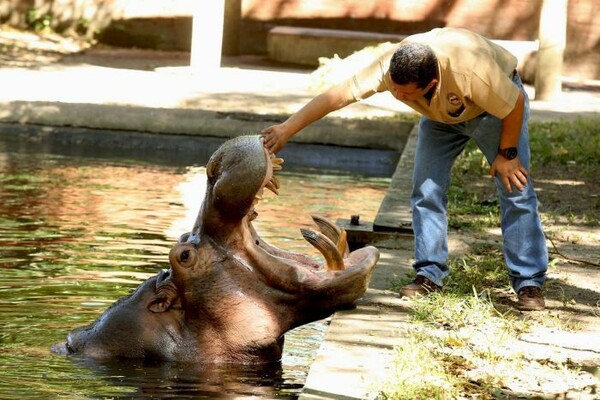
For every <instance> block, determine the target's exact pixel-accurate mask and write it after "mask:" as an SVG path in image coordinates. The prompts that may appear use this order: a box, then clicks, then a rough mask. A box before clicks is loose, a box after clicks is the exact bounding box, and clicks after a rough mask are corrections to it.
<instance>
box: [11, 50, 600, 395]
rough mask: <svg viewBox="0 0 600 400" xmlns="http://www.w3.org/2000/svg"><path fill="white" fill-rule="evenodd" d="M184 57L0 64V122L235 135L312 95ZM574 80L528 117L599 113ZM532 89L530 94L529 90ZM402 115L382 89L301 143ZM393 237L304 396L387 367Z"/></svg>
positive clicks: (393, 329) (348, 139)
mask: <svg viewBox="0 0 600 400" xmlns="http://www.w3.org/2000/svg"><path fill="white" fill-rule="evenodd" d="M186 62H187V61H186V58H185V57H184V56H181V55H177V54H164V53H148V52H142V51H131V50H129V51H114V50H111V52H110V53H107V52H106V51H104V53H103V50H98V51H96V52H94V51H88V52H87V53H86V54H83V55H77V56H71V57H68V58H66V59H65V60H63V61H62V62H60V63H55V64H51V65H48V66H38V67H35V68H28V69H23V68H0V82H2V89H1V90H0V122H4V123H27V124H37V125H44V126H76V127H84V128H96V129H111V130H130V131H139V132H156V133H171V134H188V135H206V136H217V137H231V136H236V135H239V134H242V133H244V134H247V133H254V132H258V131H259V130H260V129H261V128H263V127H265V126H267V125H268V124H270V123H272V122H273V121H276V120H278V118H279V119H281V116H280V114H289V113H292V112H294V111H295V110H297V109H298V108H300V107H301V105H303V104H304V103H305V102H306V101H308V100H309V99H310V98H311V97H312V96H313V95H314V93H311V92H310V91H309V90H308V89H307V87H309V84H310V74H309V72H308V71H305V70H295V69H290V68H287V69H283V68H281V67H276V66H273V65H271V64H269V63H266V62H264V60H261V59H258V58H252V57H245V58H231V59H225V60H224V64H225V67H224V68H222V69H221V70H220V71H219V72H218V73H217V74H215V75H214V76H210V77H202V76H200V75H199V74H196V73H194V72H193V71H191V70H190V69H189V68H187V67H186V66H185V64H186ZM569 87H571V88H572V89H570V90H568V91H565V93H563V95H562V96H561V98H559V99H558V100H557V101H553V102H545V103H541V102H533V103H532V118H533V119H540V118H576V117H577V116H579V115H591V114H598V112H599V111H600V85H598V84H596V83H595V82H591V83H589V82H588V83H586V84H582V83H575V82H572V83H571V84H570V85H569ZM527 90H528V91H529V92H530V94H531V92H532V89H531V88H530V87H527ZM398 112H400V113H407V114H412V112H411V111H410V110H409V109H408V108H406V107H405V106H403V105H402V104H400V103H398V102H396V101H393V99H392V98H391V97H390V96H389V95H386V94H382V95H376V96H374V97H373V98H371V99H369V101H367V102H364V103H361V104H356V105H352V106H350V107H348V108H346V109H345V110H343V111H339V112H336V113H335V114H334V115H333V116H332V117H336V118H340V119H341V120H342V121H345V122H342V123H339V122H337V123H336V122H335V119H336V118H328V119H326V120H325V121H323V122H319V123H317V124H315V125H314V126H312V127H310V128H307V129H306V131H305V132H303V133H302V134H301V135H298V136H297V141H299V142H319V143H328V144H336V145H349V146H368V145H369V143H373V137H370V138H368V139H365V137H366V136H367V137H368V135H365V134H364V132H362V131H360V130H358V132H357V130H356V129H353V125H354V124H355V122H353V121H350V120H345V119H350V118H364V117H377V116H390V115H395V114H397V113H398ZM387 133H388V135H389V134H390V132H389V131H388V132H387ZM409 133H410V129H408V130H407V131H406V132H404V133H402V135H404V139H406V137H408V134H409ZM384 139H385V138H384V137H383V136H381V137H378V138H376V140H375V141H377V140H380V141H381V142H384V143H383V144H382V146H384V147H388V148H394V146H396V147H397V146H398V143H394V140H396V139H397V138H396V139H393V136H392V139H393V140H389V139H388V140H387V142H386V140H384ZM409 143H410V140H409ZM409 151H410V149H408V151H406V152H407V153H408V152H409ZM404 172H405V173H409V172H410V169H406V170H405V171H404ZM396 178H397V179H399V182H403V179H404V178H403V177H401V176H396V177H394V180H393V181H396ZM391 189H392V190H393V189H394V188H391ZM393 242H394V244H393V245H391V246H387V245H386V244H385V243H382V245H381V251H382V257H381V261H380V263H379V264H378V267H377V269H376V272H375V275H374V277H373V280H372V283H371V287H370V288H369V290H368V292H367V294H366V295H365V296H364V298H363V299H362V300H361V301H360V303H359V304H358V307H357V308H356V309H355V310H349V311H343V312H339V313H337V314H336V315H335V316H334V318H333V319H332V323H331V326H330V329H329V330H328V332H327V334H326V338H325V341H324V342H323V344H322V346H321V349H320V351H319V354H318V356H317V360H316V362H315V363H314V365H313V366H312V367H311V370H310V373H309V376H308V379H307V382H306V385H305V390H304V393H303V395H302V398H306V399H308V398H322V399H333V398H335V399H364V398H367V397H368V396H369V393H371V390H372V387H371V385H372V384H373V383H374V382H376V381H377V380H378V379H379V378H380V377H382V376H383V375H384V374H385V373H386V369H387V368H389V363H388V362H387V361H389V360H390V359H391V357H392V356H393V346H394V343H395V339H396V337H397V336H398V334H399V332H400V329H401V327H402V326H403V324H406V319H407V313H406V303H405V302H402V301H401V300H399V299H398V298H397V296H396V294H395V293H392V292H390V291H389V290H387V287H388V280H389V278H390V277H391V276H393V275H399V276H402V275H404V273H405V272H408V271H410V264H411V257H412V242H411V240H409V239H397V240H394V241H393ZM459 245H460V244H459ZM596 290H600V288H596ZM596 333H597V334H598V335H600V331H598V332H596ZM598 337H600V336H598ZM596 343H600V341H596ZM552 345H556V344H555V343H554V344H552ZM594 346H595V347H594ZM588 347H589V348H586V349H585V350H586V351H588V353H589V354H591V355H595V356H596V357H597V361H598V364H597V365H600V345H593V344H592V343H591V344H589V345H588ZM590 357H591V356H590ZM588 358H589V357H588Z"/></svg>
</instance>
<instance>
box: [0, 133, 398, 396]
mask: <svg viewBox="0 0 600 400" xmlns="http://www.w3.org/2000/svg"><path fill="white" fill-rule="evenodd" d="M9 147H10V148H9ZM14 147H15V146H13V145H11V146H8V145H7V144H5V143H3V142H2V141H0V398H3V399H13V398H14V399H24V398H27V399H32V398H69V399H76V398H89V397H94V398H103V397H135V398H139V397H145V396H146V397H164V396H166V395H167V393H168V395H169V396H173V397H185V396H189V397H196V398H198V397H216V396H217V394H223V395H224V396H229V397H231V396H232V394H235V396H236V397H244V396H255V397H264V398H275V397H279V398H296V397H297V395H298V394H299V392H300V390H301V387H302V385H303V382H304V379H305V377H306V373H307V370H308V365H309V364H310V362H311V359H312V357H314V355H315V352H316V349H317V347H318V343H319V341H320V340H321V338H322V335H323V333H324V331H325V329H326V323H325V322H322V321H321V322H316V323H312V324H308V325H305V326H303V327H300V328H298V329H296V330H294V331H292V332H290V333H289V334H288V335H286V346H285V354H284V358H283V360H282V363H281V365H279V364H276V365H270V366H266V367H264V368H260V369H257V368H250V369H246V370H244V369H243V368H239V369H226V370H224V369H215V368H207V367H200V366H197V365H181V364H173V363H160V364H155V365H153V364H141V363H135V362H131V363H112V364H110V363H104V364H102V363H93V362H91V361H89V360H82V359H78V358H75V357H63V356H57V355H53V354H51V353H50V351H49V349H50V346H51V345H52V344H54V343H55V342H59V341H64V339H65V337H66V333H67V332H68V331H70V330H71V329H73V328H75V327H77V326H81V325H86V324H88V323H90V322H91V321H93V320H94V319H96V317H97V316H98V315H99V314H100V313H101V312H102V311H103V310H104V309H105V308H106V307H107V306H108V305H110V304H111V303H112V302H114V301H115V300H117V299H118V298H120V297H122V296H124V295H126V294H128V293H129V292H130V291H131V290H133V289H134V288H135V287H137V285H138V284H139V283H140V282H141V281H143V280H144V279H146V278H148V277H149V276H152V275H154V274H155V273H156V272H157V271H158V270H160V269H162V268H168V264H167V255H168V252H169V250H170V248H171V246H172V245H173V243H174V242H175V241H176V238H177V237H178V236H179V235H181V234H182V233H184V232H185V231H188V230H189V229H190V228H191V227H192V224H193V219H194V218H195V216H196V213H197V211H198V208H199V207H200V201H201V199H202V194H203V190H204V189H203V188H204V168H203V167H202V166H197V165H196V166H194V165H179V166H177V165H172V164H169V165H166V166H165V165H160V163H152V164H151V163H148V162H140V161H136V162H131V161H127V160H126V159H120V160H119V159H112V160H110V161H109V160H108V159H95V158H90V157H79V156H72V155H71V156H61V155H56V154H51V153H45V152H42V151H39V150H38V151H33V152H32V151H31V150H32V149H31V147H30V146H24V148H22V149H19V148H14ZM17 147H18V146H17ZM284 169H285V168H284ZM280 180H281V184H282V188H281V190H280V196H278V197H275V196H274V195H267V196H266V197H265V199H264V200H263V201H262V202H261V203H260V204H259V206H258V212H259V217H258V219H257V220H256V222H255V226H256V228H257V231H258V232H259V234H260V235H261V236H262V237H263V238H264V239H265V240H266V241H268V242H270V243H272V244H274V245H276V246H278V247H282V248H285V249H288V250H294V251H301V252H304V253H309V254H313V255H315V257H319V255H318V254H316V251H315V250H314V249H312V248H311V247H310V245H308V244H307V243H306V242H304V241H303V240H302V238H301V235H300V233H299V229H300V228H301V227H311V226H312V222H311V219H310V214H311V213H318V214H321V215H324V216H326V217H329V218H332V219H333V220H335V219H337V218H340V217H344V218H349V216H350V215H351V214H360V215H361V219H363V220H373V219H374V216H375V213H376V211H377V209H378V207H379V204H380V202H381V199H382V198H383V194H384V191H385V189H386V188H387V185H388V183H389V180H388V179H382V178H358V177H356V176H341V175H326V174H325V175H322V174H320V175H314V174H304V173H298V172H295V173H286V172H285V171H284V172H283V173H281V174H280Z"/></svg>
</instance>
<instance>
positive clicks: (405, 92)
mask: <svg viewBox="0 0 600 400" xmlns="http://www.w3.org/2000/svg"><path fill="white" fill-rule="evenodd" d="M436 83H437V79H433V80H432V81H431V82H429V84H428V85H427V86H425V87H424V88H422V89H421V88H419V87H418V86H417V84H416V83H414V82H411V83H407V84H405V85H398V84H396V83H394V82H392V95H393V96H394V97H395V98H397V99H398V100H400V101H415V100H418V99H420V98H421V97H423V96H424V95H425V93H427V92H429V90H430V89H431V88H432V87H434V86H435V84H436Z"/></svg>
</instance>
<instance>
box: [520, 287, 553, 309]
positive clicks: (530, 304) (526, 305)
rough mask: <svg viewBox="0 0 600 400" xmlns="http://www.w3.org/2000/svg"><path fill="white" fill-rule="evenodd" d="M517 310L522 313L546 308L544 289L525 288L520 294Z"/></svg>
mask: <svg viewBox="0 0 600 400" xmlns="http://www.w3.org/2000/svg"><path fill="white" fill-rule="evenodd" d="M518 296H519V301H518V302H517V308H518V309H519V310H521V311H539V310H543V309H544V308H546V302H545V301H544V294H543V293H542V289H540V288H539V287H537V286H524V287H522V288H521V290H519V293H518Z"/></svg>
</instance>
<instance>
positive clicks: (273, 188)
mask: <svg viewBox="0 0 600 400" xmlns="http://www.w3.org/2000/svg"><path fill="white" fill-rule="evenodd" d="M265 188H267V189H269V190H270V191H271V192H273V193H275V194H276V195H279V191H278V190H277V187H276V186H275V184H274V183H273V182H272V181H269V182H267V184H266V185H265Z"/></svg>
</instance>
